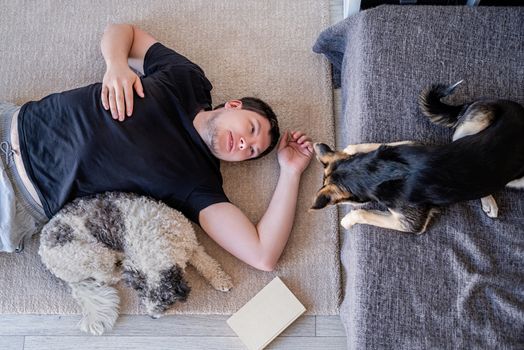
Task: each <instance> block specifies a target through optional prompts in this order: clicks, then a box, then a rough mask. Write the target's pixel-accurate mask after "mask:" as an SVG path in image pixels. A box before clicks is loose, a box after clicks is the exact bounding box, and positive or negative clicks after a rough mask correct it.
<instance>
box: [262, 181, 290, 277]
mask: <svg viewBox="0 0 524 350" xmlns="http://www.w3.org/2000/svg"><path fill="white" fill-rule="evenodd" d="M299 184H300V175H299V174H296V173H292V172H285V171H281V173H280V176H279V179H278V183H277V187H276V188H275V192H274V194H273V197H272V198H271V202H270V203H269V206H268V208H267V210H266V213H265V214H264V216H263V217H262V219H260V222H259V223H258V225H257V231H258V235H259V240H260V244H261V246H262V249H263V250H264V256H265V259H264V260H265V261H266V265H268V266H269V267H273V266H274V265H276V263H277V261H278V259H279V258H280V255H281V254H282V251H283V250H284V248H285V246H286V243H287V241H288V238H289V234H290V233H291V229H292V228H293V222H294V219H295V211H296V205H297V197H298V188H299Z"/></svg>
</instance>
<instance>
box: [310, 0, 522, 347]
mask: <svg viewBox="0 0 524 350" xmlns="http://www.w3.org/2000/svg"><path fill="white" fill-rule="evenodd" d="M314 51H315V52H318V53H322V54H324V55H326V56H327V57H328V59H329V60H330V61H331V62H332V64H333V68H334V72H335V75H336V76H337V75H339V78H340V79H341V84H342V96H343V113H342V116H341V118H340V119H339V120H337V121H336V124H337V125H336V126H337V132H338V134H337V145H336V146H337V147H338V148H339V149H340V148H343V147H345V146H346V145H347V144H349V143H359V142H387V141H398V140H420V141H424V142H428V143H436V144H438V143H446V142H449V141H450V136H451V132H452V131H451V130H449V129H445V128H442V127H439V126H436V125H433V124H431V123H430V122H428V121H427V120H426V118H425V117H423V116H422V114H421V113H420V111H419V110H418V106H417V95H418V93H419V92H420V91H421V89H423V88H424V87H426V86H428V85H429V84H432V83H437V82H441V83H453V82H456V81H458V80H461V79H464V80H465V82H464V83H463V84H462V85H461V86H460V88H458V90H457V92H456V93H455V95H454V96H453V97H452V98H451V99H450V102H452V103H453V102H457V103H461V102H464V101H469V100H471V99H474V98H478V97H482V96H491V97H500V98H506V99H512V100H515V101H518V102H520V103H524V11H523V8H510V7H506V8H496V7H477V8H469V7H455V6H446V7H435V6H381V7H378V8H374V9H372V10H368V11H364V12H360V13H359V14H357V15H355V16H352V17H350V18H348V19H346V20H344V21H342V22H340V23H338V24H336V25H335V26H333V27H331V28H328V29H327V30H326V31H324V32H323V33H322V34H321V35H320V36H319V38H318V40H317V42H316V44H315V46H314ZM523 137H524V135H523ZM494 197H495V198H496V200H497V202H498V205H499V217H498V218H497V219H490V218H488V217H487V216H486V215H485V214H484V212H483V211H482V209H481V206H480V201H471V202H465V203H459V204H456V205H453V206H450V207H447V208H443V210H442V211H441V213H440V214H439V215H438V216H437V217H436V218H435V219H434V220H433V221H432V223H431V225H430V227H429V229H428V231H427V232H426V233H425V234H423V235H421V236H413V235H408V234H402V233H397V232H394V231H388V230H385V229H379V228H376V227H371V226H364V225H357V226H354V227H353V228H351V229H350V230H348V231H345V230H344V232H342V233H343V244H342V247H341V257H342V263H343V268H344V277H345V278H344V279H345V286H344V288H345V297H344V301H343V304H342V307H341V318H342V320H343V323H344V325H345V328H346V331H347V337H348V347H349V348H350V349H523V348H524V191H516V190H503V191H501V192H500V193H495V194H494ZM347 210H348V208H344V207H343V208H341V212H340V214H341V215H344V214H345V213H346V212H347ZM341 230H343V229H342V227H341Z"/></svg>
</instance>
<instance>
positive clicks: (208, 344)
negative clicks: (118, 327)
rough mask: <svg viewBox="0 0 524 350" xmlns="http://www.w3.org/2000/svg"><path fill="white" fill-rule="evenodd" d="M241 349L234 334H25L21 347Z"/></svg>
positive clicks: (44, 349) (57, 349)
mask: <svg viewBox="0 0 524 350" xmlns="http://www.w3.org/2000/svg"><path fill="white" fill-rule="evenodd" d="M71 349H74V350H108V349H111V350H149V349H154V350H173V349H184V350H201V349H206V350H215V349H216V350H224V349H228V350H245V346H244V345H243V344H242V342H241V341H240V339H238V338H236V337H105V336H102V337H89V336H86V337H64V336H62V337H26V338H25V346H24V350H71Z"/></svg>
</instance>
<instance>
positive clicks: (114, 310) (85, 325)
mask: <svg viewBox="0 0 524 350" xmlns="http://www.w3.org/2000/svg"><path fill="white" fill-rule="evenodd" d="M69 285H70V286H71V290H72V292H73V293H72V294H73V298H75V300H76V301H77V302H78V304H79V305H80V308H81V309H82V315H83V317H82V319H81V320H80V323H79V326H80V330H82V331H84V332H89V333H92V334H95V335H101V334H102V333H104V332H105V331H106V330H110V329H111V328H113V325H114V324H115V321H116V319H117V318H118V309H119V307H118V305H119V302H120V298H119V297H118V292H117V290H116V289H115V288H113V287H111V286H109V285H107V284H101V283H99V282H96V281H95V280H92V279H88V280H83V281H80V282H77V283H69Z"/></svg>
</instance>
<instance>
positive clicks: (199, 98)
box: [144, 42, 213, 114]
mask: <svg viewBox="0 0 524 350" xmlns="http://www.w3.org/2000/svg"><path fill="white" fill-rule="evenodd" d="M144 74H145V76H146V77H149V79H154V80H156V81H158V82H159V83H161V84H163V85H164V86H165V88H166V89H168V90H169V91H171V93H173V94H175V95H176V96H177V97H178V100H179V101H180V103H181V104H182V106H183V107H184V109H185V110H186V112H187V113H188V114H194V112H195V109H201V108H203V109H210V108H211V92H210V91H211V89H213V86H212V85H211V83H210V82H209V80H208V79H207V78H206V75H205V73H204V71H203V70H202V68H200V67H199V66H198V65H197V64H195V63H193V62H191V61H190V60H189V59H187V58H186V57H184V56H183V55H181V54H179V53H178V52H176V51H174V50H172V49H170V48H168V47H166V46H164V45H162V44H161V43H158V42H157V43H155V44H153V45H151V47H150V48H149V50H147V52H146V55H145V57H144ZM146 93H147V91H146Z"/></svg>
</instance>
